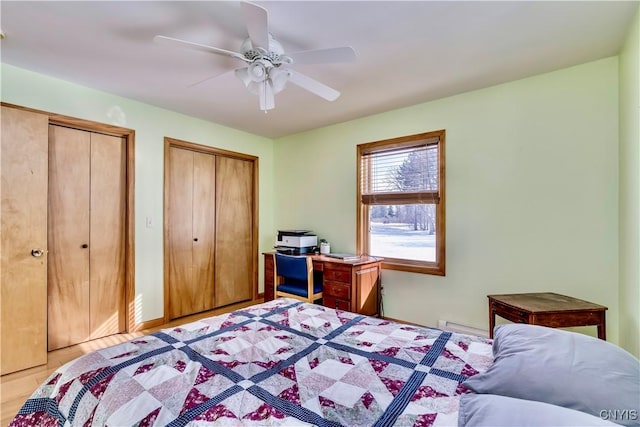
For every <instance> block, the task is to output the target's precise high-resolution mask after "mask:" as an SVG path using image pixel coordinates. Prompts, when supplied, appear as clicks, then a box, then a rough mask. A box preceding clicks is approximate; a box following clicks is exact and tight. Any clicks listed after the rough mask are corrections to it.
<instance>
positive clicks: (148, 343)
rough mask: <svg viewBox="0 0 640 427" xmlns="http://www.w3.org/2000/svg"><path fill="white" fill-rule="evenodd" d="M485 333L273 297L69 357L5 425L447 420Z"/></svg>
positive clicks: (481, 358) (476, 363)
mask: <svg viewBox="0 0 640 427" xmlns="http://www.w3.org/2000/svg"><path fill="white" fill-rule="evenodd" d="M492 360H493V358H492V351H491V341H490V340H487V339H484V338H479V337H473V336H468V335H460V334H455V333H450V332H443V331H440V330H437V329H429V328H422V327H418V326H411V325H405V324H401V323H397V322H392V321H388V320H383V319H377V318H372V317H367V316H362V315H359V314H355V313H350V312H346V311H339V310H333V309H331V308H327V307H323V306H319V305H313V304H307V303H302V302H300V301H297V300H294V299H287V298H280V299H277V300H274V301H270V302H268V303H264V304H258V305H254V306H251V307H248V308H245V309H242V310H238V311H235V312H232V313H227V314H222V315H219V316H214V317H210V318H207V319H203V320H199V321H196V322H193V323H189V324H186V325H183V326H180V327H176V328H171V329H164V330H162V331H159V332H156V333H154V334H151V335H148V336H145V337H142V338H138V339H134V340H132V341H130V342H127V343H123V344H118V345H115V346H112V347H108V348H105V349H102V350H98V351H95V352H93V353H89V354H86V355H84V356H81V357H79V358H78V359H76V360H73V361H71V362H69V363H67V364H66V365H64V366H63V367H61V368H60V369H58V370H57V371H56V372H54V373H53V374H52V375H51V376H50V377H49V378H48V379H47V380H46V381H45V382H44V383H43V384H42V385H41V386H40V387H39V388H38V389H37V390H36V391H35V392H34V393H33V395H32V396H31V397H30V398H29V400H27V402H26V403H25V404H24V406H23V407H22V409H21V410H20V412H18V414H17V415H16V417H15V418H14V420H13V421H12V423H11V424H10V426H16V427H17V426H26V425H30V426H32V425H38V426H48V425H60V426H62V425H73V426H151V425H157V426H164V425H167V426H183V425H192V426H203V425H212V424H216V425H225V426H226V425H228V426H240V425H242V426H266V425H268V426H281V425H282V426H284V425H288V426H299V425H318V426H339V425H344V426H391V425H401V426H442V425H457V417H458V405H459V398H460V395H461V394H463V393H466V392H467V390H466V389H465V388H464V386H462V385H461V382H462V381H464V380H465V379H466V378H468V377H470V376H472V375H475V374H477V373H479V372H483V371H485V370H486V369H487V368H488V367H489V365H490V364H491V363H492Z"/></svg>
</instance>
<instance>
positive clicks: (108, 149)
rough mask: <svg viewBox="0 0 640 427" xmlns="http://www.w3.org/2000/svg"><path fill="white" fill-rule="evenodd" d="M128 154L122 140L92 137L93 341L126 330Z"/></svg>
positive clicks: (90, 297) (90, 324) (91, 326)
mask: <svg viewBox="0 0 640 427" xmlns="http://www.w3.org/2000/svg"><path fill="white" fill-rule="evenodd" d="M125 151H126V150H125V143H124V140H123V138H121V137H116V136H110V135H104V134H99V133H92V134H91V201H90V212H91V215H90V248H89V249H90V250H89V277H90V278H89V280H90V286H89V289H90V290H91V291H90V294H89V329H90V339H96V338H101V337H105V336H108V335H113V334H117V333H119V332H123V331H124V330H125V311H126V310H125V304H126V302H125V292H124V289H125V230H126V224H125V218H126V152H125Z"/></svg>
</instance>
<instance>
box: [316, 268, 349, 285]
mask: <svg viewBox="0 0 640 427" xmlns="http://www.w3.org/2000/svg"><path fill="white" fill-rule="evenodd" d="M323 274H324V280H331V281H334V282H342V283H346V284H350V283H351V269H349V270H336V269H333V268H325V269H324V273H323Z"/></svg>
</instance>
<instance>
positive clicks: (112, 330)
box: [48, 125, 126, 350]
mask: <svg viewBox="0 0 640 427" xmlns="http://www.w3.org/2000/svg"><path fill="white" fill-rule="evenodd" d="M125 181H126V167H125V146H124V140H123V139H122V138H120V137H115V136H109V135H103V134H97V133H93V132H87V131H83V130H78V129H70V128H66V127H62V126H55V125H50V126H49V268H48V348H49V350H54V349H57V348H61V347H66V346H69V345H73V344H77V343H80V342H84V341H88V340H90V339H95V338H100V337H104V336H108V335H112V334H116V333H119V332H122V331H124V326H125V319H124V313H125V310H124V304H125V301H124V279H125V246H124V245H125V207H126V201H125V200H126V199H125V194H126V193H125V192H126V189H125Z"/></svg>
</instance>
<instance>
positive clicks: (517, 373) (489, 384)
mask: <svg viewBox="0 0 640 427" xmlns="http://www.w3.org/2000/svg"><path fill="white" fill-rule="evenodd" d="M493 356H494V359H495V360H494V362H493V364H492V365H491V366H490V367H489V369H487V371H486V372H483V373H481V374H478V375H474V376H473V377H471V378H469V379H468V380H466V381H465V382H464V385H465V386H466V387H467V388H469V389H471V390H473V391H475V392H476V393H487V394H499V395H502V396H510V397H515V398H520V399H527V400H537V401H540V402H547V403H551V404H554V405H558V406H564V407H566V408H571V409H576V410H578V411H582V412H587V413H589V414H591V415H594V416H596V417H603V418H607V419H609V420H611V421H613V422H615V423H618V424H623V425H627V426H640V362H639V361H638V359H636V358H635V357H634V356H632V355H631V354H630V353H628V352H626V351H625V350H623V349H621V348H620V347H618V346H615V345H613V344H611V343H608V342H606V341H602V340H599V339H597V338H593V337H590V336H587V335H583V334H578V333H575V332H569V331H563V330H560V329H553V328H546V327H543V326H532V325H525V324H508V325H501V326H498V327H496V329H495V334H494V341H493Z"/></svg>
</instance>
